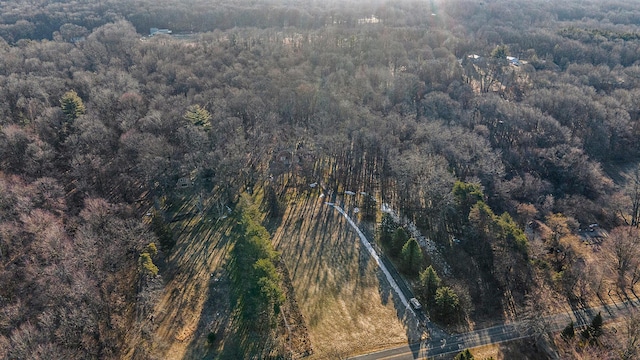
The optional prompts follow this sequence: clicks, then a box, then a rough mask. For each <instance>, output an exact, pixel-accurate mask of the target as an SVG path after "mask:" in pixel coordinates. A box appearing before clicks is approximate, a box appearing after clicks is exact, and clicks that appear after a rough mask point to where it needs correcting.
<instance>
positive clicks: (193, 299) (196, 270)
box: [129, 199, 231, 359]
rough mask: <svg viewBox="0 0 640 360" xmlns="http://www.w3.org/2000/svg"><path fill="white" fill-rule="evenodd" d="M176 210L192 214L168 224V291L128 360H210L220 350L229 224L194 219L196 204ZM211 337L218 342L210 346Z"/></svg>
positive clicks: (227, 314) (226, 304)
mask: <svg viewBox="0 0 640 360" xmlns="http://www.w3.org/2000/svg"><path fill="white" fill-rule="evenodd" d="M174 207H175V209H174V210H173V211H175V212H176V213H179V214H193V215H191V216H188V217H185V219H183V220H181V221H177V222H174V223H173V224H172V228H173V231H174V233H175V234H177V236H178V239H177V243H176V245H175V246H174V248H173V250H172V251H171V255H170V256H169V258H168V259H167V265H168V266H167V268H168V269H169V271H167V272H165V273H164V274H163V276H164V280H165V282H166V287H165V290H164V292H163V294H162V295H161V297H160V299H159V301H158V303H157V305H156V307H155V311H154V315H153V316H151V317H149V318H148V319H147V320H146V321H147V322H148V324H147V332H146V333H145V334H144V335H145V336H144V337H145V338H144V339H142V340H141V341H140V342H138V345H137V350H136V351H133V352H132V353H131V354H129V355H130V358H141V357H140V354H141V353H146V354H147V355H148V356H151V358H159V359H160V358H161V359H186V358H198V359H203V358H212V357H213V356H214V355H215V354H216V353H217V352H218V351H219V350H220V349H221V348H222V346H223V345H224V344H223V342H222V341H221V340H222V339H224V336H223V335H224V334H225V332H226V331H227V329H228V327H229V324H228V323H229V321H228V319H229V318H230V311H231V309H230V308H229V298H228V294H229V284H228V280H227V279H226V277H225V275H224V271H223V264H224V260H225V258H226V255H227V253H228V251H229V250H230V248H229V244H228V241H227V238H228V235H229V234H228V232H229V231H230V228H231V222H230V221H229V220H228V219H227V220H222V221H218V220H217V219H216V217H215V216H213V215H212V214H197V212H196V206H195V200H193V201H189V200H188V199H185V201H183V202H181V203H180V204H177V205H175V206H174ZM210 332H213V333H215V334H216V339H217V340H216V341H215V342H214V343H213V344H211V345H210V344H208V343H207V335H208V334H209V333H210ZM141 349H144V352H142V351H141Z"/></svg>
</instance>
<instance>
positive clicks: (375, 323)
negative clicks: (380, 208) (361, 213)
mask: <svg viewBox="0 0 640 360" xmlns="http://www.w3.org/2000/svg"><path fill="white" fill-rule="evenodd" d="M318 195H319V193H318V192H315V191H310V192H307V193H302V194H300V195H298V196H295V200H294V201H292V202H291V204H290V205H289V206H288V207H287V209H286V210H285V212H284V216H283V218H282V221H281V222H280V223H279V224H278V226H277V228H276V229H275V231H274V236H273V239H274V243H275V245H276V249H277V250H278V251H280V252H282V256H283V259H284V261H285V262H286V264H287V267H288V268H289V271H290V274H291V278H292V281H293V285H294V288H295V292H296V297H297V300H298V303H299V305H300V310H301V312H302V314H303V315H304V317H305V319H306V321H307V324H308V328H309V333H310V337H311V343H312V346H313V348H314V351H315V354H314V355H313V358H333V359H336V358H343V357H346V356H348V355H353V354H356V353H361V352H366V351H370V350H374V349H377V348H383V347H386V346H389V345H393V344H400V343H406V342H407V337H408V336H413V334H408V330H407V328H406V327H405V325H404V324H403V320H402V318H403V317H404V316H405V314H404V311H403V310H400V311H398V310H397V308H396V305H395V304H394V302H393V297H392V294H391V293H390V291H391V290H390V288H389V287H388V285H387V284H386V282H385V280H384V279H383V278H382V277H381V276H380V272H379V269H378V267H377V265H376V264H375V262H374V261H373V259H372V258H371V257H370V256H369V254H368V253H367V250H366V249H365V248H364V247H363V246H362V245H361V243H360V240H359V238H358V237H357V235H356V234H355V232H354V231H353V229H352V228H351V227H350V226H349V224H348V223H347V222H346V220H345V219H344V218H343V217H342V216H341V215H340V214H339V213H338V212H337V211H335V210H334V209H333V208H331V207H329V206H327V205H325V204H324V199H322V198H319V197H318Z"/></svg>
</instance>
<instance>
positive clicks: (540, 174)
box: [0, 0, 640, 359]
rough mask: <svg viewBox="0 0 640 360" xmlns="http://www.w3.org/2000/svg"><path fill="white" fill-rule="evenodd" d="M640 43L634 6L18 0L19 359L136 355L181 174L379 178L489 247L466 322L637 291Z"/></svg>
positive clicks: (13, 230)
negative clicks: (162, 207)
mask: <svg viewBox="0 0 640 360" xmlns="http://www.w3.org/2000/svg"><path fill="white" fill-rule="evenodd" d="M154 27H155V28H168V29H170V30H171V31H172V32H173V35H174V36H170V35H155V36H149V29H150V28H154ZM638 54H640V6H638V5H637V3H636V2H635V1H632V0H612V1H607V2H602V1H595V0H594V1H580V2H578V1H575V2H572V1H567V2H548V1H538V0H532V1H526V2H525V1H522V2H514V1H505V0H484V1H471V0H446V1H437V0H432V1H430V2H426V1H422V2H417V1H378V0H368V1H366V0H363V1H360V2H354V3H345V2H342V1H306V2H304V4H302V3H299V2H295V1H252V2H246V3H243V2H241V1H238V2H232V1H229V2H228V1H224V0H222V1H215V2H208V1H201V0H189V1H165V0H159V1H142V0H136V1H119V0H102V1H96V2H92V1H47V0H36V1H22V0H16V1H4V2H1V3H0V85H1V86H0V98H1V99H2V101H0V309H1V311H0V358H7V359H25V358H31V359H48V358H60V357H64V358H68V359H91V358H100V359H108V358H113V359H117V358H121V357H122V356H123V354H125V353H127V352H129V348H128V347H129V346H132V345H131V344H130V342H131V338H132V335H131V334H130V333H131V332H133V331H141V332H142V331H143V330H142V329H139V328H138V327H136V325H135V324H136V321H137V320H138V319H139V318H140V317H142V316H144V313H145V309H146V308H147V307H148V306H150V305H149V303H150V302H153V299H154V295H153V294H154V293H155V292H158V291H161V290H159V288H161V283H162V277H161V275H162V274H161V273H160V274H158V267H156V265H154V263H153V262H154V261H156V262H162V257H163V256H165V255H166V254H167V253H169V252H170V251H171V246H172V241H173V240H172V235H171V234H170V230H166V229H164V228H163V224H162V222H163V221H162V220H158V222H159V223H160V224H159V225H158V224H156V221H155V220H154V221H151V222H150V221H147V220H145V219H146V218H148V216H146V213H147V211H148V209H150V208H152V207H154V206H155V207H156V209H158V208H159V205H158V204H159V203H160V202H161V201H163V199H165V198H166V197H167V196H169V195H170V194H172V193H173V192H174V191H175V188H176V183H177V182H179V180H180V179H184V178H188V179H189V181H190V182H191V183H192V184H193V188H194V189H195V190H194V192H195V193H198V194H200V195H199V196H201V197H206V198H209V199H214V200H215V202H216V203H217V204H220V207H221V208H226V207H229V208H234V204H235V203H236V202H237V201H238V199H239V194H240V192H241V191H242V190H246V189H251V188H254V187H256V186H265V187H266V189H267V190H266V191H267V193H268V194H269V196H265V200H264V201H265V203H266V205H265V206H264V208H265V209H267V211H268V212H269V213H270V215H271V216H272V217H277V216H279V209H280V208H281V207H282V206H285V205H283V204H284V197H283V191H284V190H282V189H286V187H290V186H294V187H295V186H303V187H304V186H308V184H310V183H313V182H316V181H319V182H321V183H322V186H323V187H324V188H325V189H327V190H329V191H331V192H332V193H339V192H343V191H344V190H345V189H354V190H355V189H358V190H359V191H363V192H367V193H371V194H375V197H376V199H377V201H378V203H387V204H390V205H391V206H393V207H394V208H396V209H398V210H399V211H400V213H401V214H402V215H403V216H406V217H407V218H409V219H411V220H412V221H413V222H415V224H417V225H418V227H419V228H420V229H422V231H423V232H424V233H425V234H427V235H428V236H429V237H430V238H432V239H434V240H435V241H436V242H437V243H438V246H439V247H440V248H441V250H442V251H443V253H444V254H445V257H449V258H458V259H465V260H469V261H465V264H460V265H459V266H454V268H453V271H454V274H453V275H451V277H452V278H454V279H457V280H455V281H453V280H452V281H451V285H452V287H453V289H454V290H455V291H457V292H458V293H459V295H460V296H461V297H465V296H466V298H467V306H466V308H465V309H463V311H464V312H465V314H464V315H463V316H462V318H469V317H474V316H481V315H479V314H476V313H475V312H474V307H475V308H476V309H482V313H483V314H484V315H482V316H492V315H493V314H498V313H502V312H504V311H505V309H509V310H510V311H513V312H514V313H518V312H519V311H521V310H522V309H524V308H525V306H526V304H527V303H530V302H531V297H532V296H534V295H535V293H536V289H535V287H534V286H532V285H531V284H533V283H538V284H547V285H548V286H549V287H550V288H553V289H554V290H553V291H556V292H557V294H561V296H565V297H566V298H567V299H569V300H570V301H579V300H580V299H583V300H584V299H585V298H588V297H589V296H594V295H598V296H599V295H600V292H601V291H604V290H603V289H604V287H602V281H603V280H602V279H603V278H604V279H606V278H607V276H606V274H608V272H611V273H612V274H613V275H612V276H613V277H614V278H615V279H616V280H615V281H614V283H615V287H616V288H618V289H620V290H621V291H626V290H631V291H633V287H634V286H635V285H636V283H637V282H638V281H639V280H640V275H639V274H640V261H639V260H638V258H639V257H638V249H637V246H638V243H639V242H640V240H639V239H640V236H638V234H637V230H636V229H637V227H638V225H639V224H640V167H639V165H638V164H639V161H640V142H639V141H638V138H639V135H640V61H639V60H640V57H639V55H638ZM264 184H267V185H264ZM374 205H375V204H374ZM153 218H154V219H156V216H155V215H154V216H153ZM373 219H375V213H374V215H373ZM252 221H253V220H252ZM154 224H155V225H154ZM251 226H254V225H251ZM255 226H258V225H255ZM590 226H591V227H590ZM594 228H596V229H597V231H600V230H599V229H603V230H606V231H610V236H609V238H610V239H613V240H612V241H611V242H610V243H611V245H607V244H602V248H603V249H604V250H603V253H606V254H611V257H610V258H607V259H609V260H607V261H606V262H595V261H594V262H591V261H590V260H589V259H590V258H589V257H588V256H586V255H584V254H583V253H584V251H583V250H580V249H578V247H579V245H580V244H581V241H580V239H583V238H585V237H580V234H582V233H584V232H585V229H591V230H593V229H594ZM163 229H164V230H163ZM536 229H538V230H539V229H543V230H539V231H536ZM247 231H248V230H247ZM261 231H262V230H261ZM167 233H168V235H167ZM525 233H527V234H528V235H527V236H525ZM531 234H543V235H541V236H542V238H543V239H542V240H543V242H542V243H540V245H539V246H538V247H536V246H534V244H533V242H532V240H533V238H534V235H531ZM389 236H390V234H389ZM265 237H268V236H266V235H265ZM586 238H587V239H589V237H586ZM261 241H262V240H261ZM589 241H590V240H589ZM597 241H599V240H597ZM156 243H157V244H158V250H156V246H155V244H156ZM598 246H600V245H599V244H598ZM623 250H627V251H623ZM271 251H272V250H269V251H268V252H267V253H268V254H269V255H268V258H269V259H271V258H273V257H275V256H276V255H273V254H272V253H271ZM607 256H608V255H607ZM604 258H605V257H603V259H604ZM500 259H502V260H504V259H509V260H508V261H507V260H504V261H502V260H500ZM607 264H614V265H611V266H609V267H607V266H608V265H607ZM616 264H617V265H616ZM241 265H242V266H245V267H248V269H251V264H249V265H247V264H241ZM238 266H240V265H238ZM265 266H266V265H265ZM268 266H269V268H268V271H269V272H273V271H274V270H273V269H272V267H273V264H271V263H269V265H268ZM437 270H438V271H441V269H437ZM264 271H267V270H264ZM432 271H433V268H432ZM416 272H417V271H416ZM473 274H476V275H473ZM477 274H480V275H477ZM603 274H604V275H603ZM273 276H274V277H277V276H275V275H273ZM474 276H476V277H478V276H479V279H476V278H475V277H474ZM465 279H466V280H465ZM594 279H596V280H594ZM598 279H599V282H598ZM476 280H478V281H476ZM454 285H455V286H454ZM589 294H591V295H589ZM279 296H280V295H279ZM425 296H427V295H425ZM274 297H277V296H275V295H274ZM278 299H279V298H278ZM272 301H273V300H272ZM277 301H280V300H277ZM469 304H474V306H470V305H469ZM270 311H272V310H270ZM129 353H130V352H129ZM136 356H138V357H140V358H144V356H145V355H141V354H137V355H136ZM134 357H135V356H134Z"/></svg>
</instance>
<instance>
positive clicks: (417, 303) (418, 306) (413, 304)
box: [409, 298, 422, 310]
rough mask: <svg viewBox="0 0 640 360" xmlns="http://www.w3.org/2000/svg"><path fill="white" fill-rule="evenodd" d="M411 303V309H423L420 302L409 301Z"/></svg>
mask: <svg viewBox="0 0 640 360" xmlns="http://www.w3.org/2000/svg"><path fill="white" fill-rule="evenodd" d="M409 303H410V304H411V307H412V308H414V309H416V310H420V309H422V305H420V302H419V301H418V299H416V298H411V299H409Z"/></svg>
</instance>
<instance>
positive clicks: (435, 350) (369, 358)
mask: <svg viewBox="0 0 640 360" xmlns="http://www.w3.org/2000/svg"><path fill="white" fill-rule="evenodd" d="M638 307H640V300H638V299H636V300H629V301H625V302H621V303H617V304H611V305H605V306H599V307H593V308H589V309H584V310H574V311H572V312H567V313H561V314H556V315H551V316H546V317H541V318H537V319H535V320H534V321H535V324H534V323H532V321H531V320H523V321H517V322H512V323H508V324H503V325H498V326H493V327H490V328H485V329H480V330H476V331H471V332H468V333H464V334H459V335H451V336H448V337H445V338H442V339H434V340H428V341H424V342H422V343H415V344H407V345H403V346H399V347H396V348H391V349H387V350H382V351H378V352H374V353H370V354H365V355H360V356H356V357H353V358H351V359H354V360H375V359H396V360H400V359H424V358H426V357H434V356H438V355H447V354H456V353H458V352H460V351H462V350H464V349H469V348H474V347H478V346H483V345H489V344H498V343H502V342H506V341H512V340H518V339H524V338H528V337H531V336H533V335H534V331H533V328H534V326H536V327H538V328H542V329H544V330H545V332H558V331H561V330H562V329H564V328H565V327H566V326H567V325H568V324H569V323H570V322H571V321H573V322H574V324H575V327H580V326H584V325H588V324H589V323H591V319H593V317H594V316H595V315H596V314H598V312H600V313H601V314H602V318H603V320H604V321H605V322H607V321H612V320H614V319H616V318H620V317H624V316H628V315H629V314H630V311H632V309H634V308H638Z"/></svg>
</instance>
